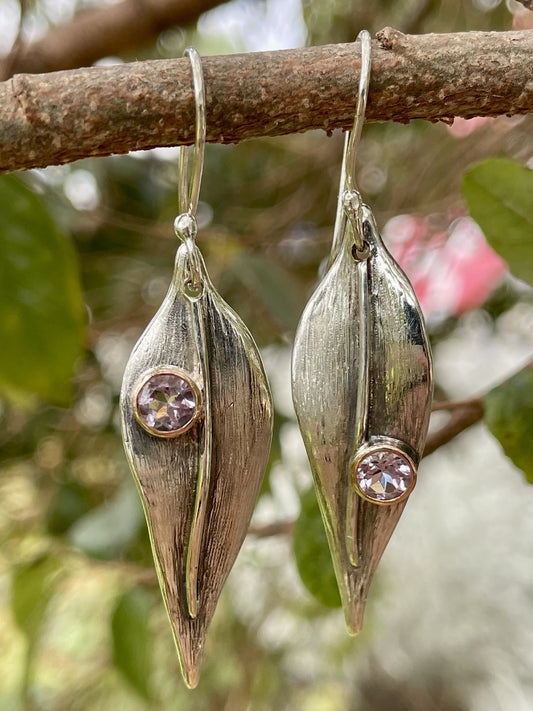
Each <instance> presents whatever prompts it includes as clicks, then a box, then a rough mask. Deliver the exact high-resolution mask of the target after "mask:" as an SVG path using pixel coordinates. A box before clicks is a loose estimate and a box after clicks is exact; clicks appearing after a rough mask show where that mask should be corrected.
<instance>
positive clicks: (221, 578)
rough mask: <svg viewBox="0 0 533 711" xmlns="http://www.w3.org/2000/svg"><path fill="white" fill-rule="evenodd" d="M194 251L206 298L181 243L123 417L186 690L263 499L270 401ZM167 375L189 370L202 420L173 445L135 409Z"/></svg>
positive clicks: (252, 354)
mask: <svg viewBox="0 0 533 711" xmlns="http://www.w3.org/2000/svg"><path fill="white" fill-rule="evenodd" d="M194 250H195V260H196V262H197V266H198V267H199V270H200V275H201V280H202V282H203V288H202V290H201V293H200V294H199V295H194V294H190V293H188V291H187V288H185V285H186V282H187V274H188V271H187V270H188V260H189V258H190V255H188V252H187V248H186V247H185V245H182V246H181V247H180V249H179V250H178V253H177V256H176V265H175V271H174V277H173V280H172V283H171V286H170V288H169V291H168V294H167V296H166V298H165V300H164V301H163V304H162V305H161V307H160V309H159V311H158V312H157V314H156V315H155V316H154V318H153V320H152V321H151V323H150V324H149V325H148V327H147V328H146V330H145V332H144V333H143V334H142V336H141V338H140V339H139V341H138V343H137V345H136V346H135V348H134V350H133V352H132V354H131V357H130V360H129V362H128V365H127V367H126V370H125V373H124V381H123V386H122V393H121V408H120V409H121V424H122V431H123V437H124V444H125V449H126V454H127V456H128V460H129V463H130V466H131V469H132V472H133V474H134V477H135V480H136V482H137V485H138V489H139V492H140V495H141V499H142V502H143V506H144V511H145V515H146V520H147V523H148V529H149V531H150V538H151V542H152V548H153V553H154V559H155V563H156V568H157V571H158V576H159V581H160V585H161V590H162V594H163V598H164V601H165V605H166V608H167V612H168V615H169V618H170V621H171V625H172V629H173V633H174V638H175V641H176V645H177V649H178V654H179V657H180V662H181V668H182V673H183V676H184V679H185V681H186V683H187V685H188V686H189V687H191V688H192V687H194V686H196V685H197V683H198V679H199V670H200V664H201V658H202V651H203V646H204V639H205V634H206V631H207V627H208V625H209V623H210V621H211V619H212V616H213V614H214V611H215V607H216V604H217V601H218V598H219V595H220V593H221V590H222V587H223V585H224V583H225V580H226V578H227V576H228V574H229V572H230V569H231V567H232V565H233V563H234V561H235V558H236V556H237V553H238V551H239V549H240V547H241V545H242V542H243V540H244V537H245V535H246V532H247V529H248V525H249V522H250V518H251V516H252V512H253V509H254V506H255V502H256V500H257V497H258V495H259V491H260V488H261V482H262V479H263V475H264V472H265V469H266V465H267V461H268V456H269V450H270V443H271V437H272V402H271V395H270V390H269V386H268V382H267V380H266V376H265V373H264V370H263V365H262V362H261V357H260V355H259V351H258V350H257V346H256V345H255V343H254V341H253V338H252V336H251V334H250V333H249V331H248V329H247V328H246V326H245V325H244V324H243V323H242V321H241V320H240V318H239V317H238V316H237V315H236V314H235V313H234V312H233V310H232V309H231V308H230V307H229V306H228V305H227V304H226V303H225V302H224V301H223V299H222V298H221V297H220V295H219V294H218V293H217V292H216V290H215V288H214V287H213V285H212V284H211V282H210V280H209V278H208V276H207V273H206V270H205V265H204V263H203V260H202V257H201V255H200V252H199V251H198V249H197V248H196V247H195V248H194ZM162 366H173V367H175V368H179V369H181V370H182V371H184V372H186V373H187V374H188V375H189V376H190V377H191V378H192V379H193V380H194V381H195V383H196V385H197V387H198V389H199V391H200V393H201V395H202V400H203V408H204V413H203V417H200V418H199V419H198V421H197V422H196V423H195V424H194V425H193V426H192V427H191V428H190V429H188V430H187V431H186V432H184V433H183V434H180V435H179V436H176V437H172V438H160V437H157V436H153V435H152V434H150V433H148V432H146V431H145V430H144V429H143V428H142V427H141V426H140V425H139V423H138V422H137V420H136V419H135V416H134V409H133V393H134V392H135V390H136V388H137V387H138V384H139V382H141V381H142V379H143V377H145V376H146V373H149V372H150V371H151V370H153V369H157V368H160V367H162ZM194 592H196V593H197V594H196V595H194Z"/></svg>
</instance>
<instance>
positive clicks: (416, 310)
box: [292, 30, 432, 634]
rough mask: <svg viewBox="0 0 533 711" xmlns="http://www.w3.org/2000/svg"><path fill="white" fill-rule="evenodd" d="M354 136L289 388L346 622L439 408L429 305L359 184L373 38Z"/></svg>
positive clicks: (362, 596) (356, 617) (364, 36)
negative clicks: (434, 403)
mask: <svg viewBox="0 0 533 711" xmlns="http://www.w3.org/2000/svg"><path fill="white" fill-rule="evenodd" d="M358 39H359V40H360V42H361V52H362V54H361V75H360V81H359V94H358V101H357V109H356V114H355V119H354V126H353V129H352V131H351V133H348V134H347V135H346V141H345V147H344V155H343V164H342V171H341V183H340V190H339V201H338V206H337V215H336V221H335V230H334V236H333V245H332V248H331V254H330V258H329V263H328V268H327V272H326V274H325V276H324V278H323V280H322V282H321V283H320V285H319V286H318V288H317V290H316V291H315V293H314V294H313V296H312V297H311V300H310V301H309V303H308V304H307V307H306V309H305V311H304V313H303V315H302V318H301V321H300V324H299V326H298V330H297V333H296V338H295V344H294V351H293V361H292V388H293V400H294V406H295V409H296V414H297V417H298V422H299V425H300V429H301V432H302V436H303V439H304V442H305V446H306V449H307V454H308V457H309V460H310V463H311V468H312V471H313V476H314V481H315V486H316V491H317V495H318V500H319V504H320V509H321V513H322V517H323V520H324V525H325V528H326V533H327V537H328V542H329V546H330V549H331V554H332V558H333V562H334V568H335V573H336V576H337V582H338V585H339V589H340V593H341V599H342V603H343V607H344V612H345V616H346V622H347V625H348V628H349V630H350V631H351V632H352V633H353V634H356V633H357V632H358V631H359V630H360V629H361V626H362V620H363V614H364V608H365V603H366V600H367V596H368V590H369V587H370V583H371V580H372V576H373V574H374V572H375V570H376V567H377V565H378V563H379V560H380V558H381V556H382V554H383V551H384V549H385V546H386V545H387V542H388V541H389V538H390V536H391V534H392V532H393V530H394V528H395V526H396V524H397V522H398V520H399V518H400V515H401V513H402V511H403V509H404V507H405V503H406V500H407V497H408V496H409V494H410V493H411V491H412V490H413V487H414V485H415V483H416V470H417V467H418V464H419V461H420V458H421V456H422V452H423V449H424V443H425V439H426V435H427V429H428V424H429V414H430V408H431V397H432V384H431V371H432V364H431V352H430V346H429V342H428V338H427V335H426V331H425V326H424V321H423V317H422V314H421V311H420V307H419V305H418V302H417V300H416V297H415V295H414V292H413V289H412V287H411V285H410V283H409V281H408V280H407V277H406V276H405V274H404V273H403V272H402V270H401V269H400V267H399V266H398V265H397V264H396V262H395V261H394V260H393V258H392V257H391V255H390V254H389V252H388V251H387V249H386V248H385V246H384V244H383V242H382V241H381V237H380V235H379V232H378V229H377V226H376V223H375V220H374V216H373V214H372V211H371V210H370V208H369V207H368V206H367V205H365V204H364V203H363V202H362V200H361V196H360V194H359V192H358V190H357V188H356V183H355V177H354V164H355V153H356V149H357V145H358V142H359V138H360V135H361V129H362V125H363V121H364V113H365V108H366V98H367V94H368V84H369V78H370V35H369V34H368V32H366V31H365V30H364V31H362V32H361V33H360V34H359V37H358Z"/></svg>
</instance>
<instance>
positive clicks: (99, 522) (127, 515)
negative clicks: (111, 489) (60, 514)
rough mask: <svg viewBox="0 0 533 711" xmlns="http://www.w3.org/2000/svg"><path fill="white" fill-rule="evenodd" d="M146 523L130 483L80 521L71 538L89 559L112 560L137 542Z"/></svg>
mask: <svg viewBox="0 0 533 711" xmlns="http://www.w3.org/2000/svg"><path fill="white" fill-rule="evenodd" d="M143 523H144V515H143V511H142V506H141V503H140V501H139V496H138V494H137V490H136V489H135V487H134V485H133V483H130V482H129V481H128V482H127V483H125V484H124V485H123V486H122V487H121V488H120V489H119V490H118V491H117V493H116V494H115V495H114V496H113V497H112V498H111V499H110V500H109V501H106V502H105V503H104V504H102V505H101V506H98V507H97V508H95V509H92V510H91V511H89V512H88V513H87V514H85V516H82V517H81V518H79V519H78V520H77V521H76V522H75V523H74V525H73V526H72V527H71V528H70V530H69V533H68V537H69V540H70V542H71V543H72V544H73V545H74V546H76V547H78V548H81V550H82V551H84V552H85V553H86V554H87V555H91V556H94V557H95V558H105V559H111V558H115V557H117V556H119V555H121V554H123V553H124V552H125V551H126V550H127V549H128V548H129V547H130V546H131V545H132V544H133V543H134V542H135V541H136V540H137V537H138V536H139V533H140V531H141V528H142V526H143Z"/></svg>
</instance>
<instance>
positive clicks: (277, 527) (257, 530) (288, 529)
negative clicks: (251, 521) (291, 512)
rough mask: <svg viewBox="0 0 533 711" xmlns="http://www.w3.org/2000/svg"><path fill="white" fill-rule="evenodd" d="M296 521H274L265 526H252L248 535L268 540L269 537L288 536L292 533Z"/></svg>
mask: <svg viewBox="0 0 533 711" xmlns="http://www.w3.org/2000/svg"><path fill="white" fill-rule="evenodd" d="M293 528H294V521H274V522H273V523H267V524H265V525H264V526H250V528H249V529H248V535H249V536H254V537H255V538H268V537H269V536H286V535H287V534H289V533H292V529H293Z"/></svg>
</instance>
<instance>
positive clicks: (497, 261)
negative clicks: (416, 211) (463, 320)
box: [383, 215, 507, 320]
mask: <svg viewBox="0 0 533 711" xmlns="http://www.w3.org/2000/svg"><path fill="white" fill-rule="evenodd" d="M383 234H384V237H385V241H386V243H387V246H388V248H389V249H390V251H391V253H392V255H393V256H394V258H395V259H396V260H397V261H398V263H399V264H400V265H401V267H402V268H403V270H404V271H405V273H406V274H407V276H408V277H409V279H410V281H411V283H412V285H413V288H414V290H415V293H416V295H417V297H418V300H419V301H420V305H421V307H422V310H423V311H424V314H425V315H426V317H427V318H428V319H433V320H436V319H441V318H445V317H446V316H459V315H461V314H462V313H465V312H466V311H470V310H472V309H475V308H477V307H479V306H481V305H482V304H483V303H484V302H485V301H486V300H487V298H488V297H489V295H490V293H491V292H492V290H493V289H494V287H495V286H496V285H497V284H498V283H499V282H500V281H501V280H502V278H503V277H504V275H505V274H506V273H507V266H506V264H505V262H504V261H503V260H502V259H501V257H499V256H498V254H496V252H495V251H494V250H493V249H492V248H491V247H490V246H489V245H488V244H487V242H486V240H485V237H484V235H483V233H482V232H481V230H480V229H479V227H478V226H477V224H476V223H475V222H474V221H473V220H472V219H471V218H469V217H460V218H459V219H457V220H454V221H453V222H452V223H451V225H450V226H449V228H448V229H447V230H445V231H439V232H436V233H433V234H431V232H430V229H429V225H428V221H427V220H426V219H425V218H420V217H416V216H413V215H400V216H398V217H393V218H392V219H391V220H389V222H388V223H387V224H386V225H385V229H384V231H383Z"/></svg>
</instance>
